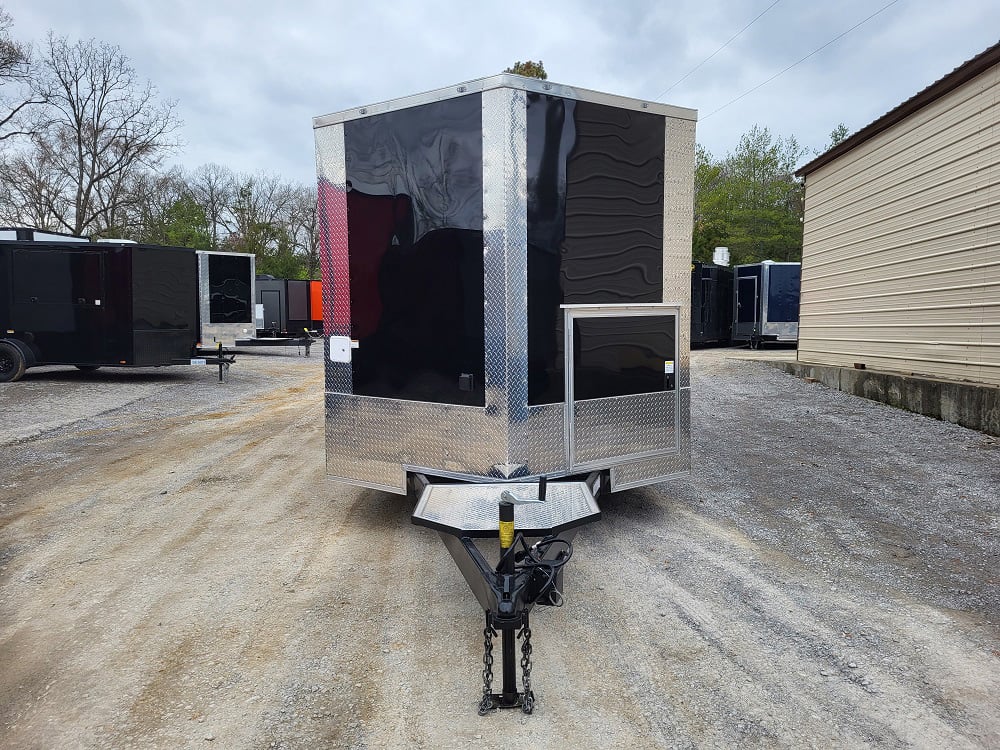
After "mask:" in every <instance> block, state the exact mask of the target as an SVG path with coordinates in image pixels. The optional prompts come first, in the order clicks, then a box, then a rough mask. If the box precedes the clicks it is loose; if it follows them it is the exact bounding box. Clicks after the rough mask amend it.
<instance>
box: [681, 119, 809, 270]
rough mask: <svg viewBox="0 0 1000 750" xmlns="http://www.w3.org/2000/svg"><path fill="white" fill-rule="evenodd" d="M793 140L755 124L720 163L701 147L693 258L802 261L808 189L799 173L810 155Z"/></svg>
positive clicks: (697, 161) (696, 183) (697, 174)
mask: <svg viewBox="0 0 1000 750" xmlns="http://www.w3.org/2000/svg"><path fill="white" fill-rule="evenodd" d="M805 152H806V150H805V149H804V148H802V147H801V146H800V145H799V143H798V141H796V140H795V138H794V137H793V136H789V137H787V138H782V137H780V136H779V137H776V136H774V135H772V134H771V132H770V131H769V130H768V129H767V128H761V127H759V126H757V125H755V126H753V127H752V128H751V129H750V130H749V131H748V132H746V133H744V134H743V136H742V137H741V138H740V142H739V144H738V145H737V147H736V149H735V150H734V151H733V152H731V153H729V154H727V155H726V157H725V158H724V159H722V160H721V161H718V162H717V161H715V160H714V159H712V157H711V155H710V154H709V153H708V152H707V151H705V150H704V149H699V152H698V156H697V158H696V165H695V225H694V242H693V247H692V251H693V255H694V257H695V259H696V260H705V259H707V258H708V257H710V256H711V249H712V248H713V247H715V246H717V245H725V246H726V247H728V248H729V251H730V255H731V257H732V262H733V263H753V262H756V261H760V260H768V259H769V260H778V261H794V260H799V259H800V258H801V257H802V209H803V204H802V200H803V187H802V182H801V180H799V179H797V178H796V177H795V175H794V172H795V165H796V163H797V162H798V160H799V159H800V158H801V157H802V156H803V155H804V154H805Z"/></svg>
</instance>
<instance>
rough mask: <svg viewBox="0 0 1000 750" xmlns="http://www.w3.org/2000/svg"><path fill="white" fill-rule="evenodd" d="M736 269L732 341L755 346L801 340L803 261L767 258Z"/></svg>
mask: <svg viewBox="0 0 1000 750" xmlns="http://www.w3.org/2000/svg"><path fill="white" fill-rule="evenodd" d="M733 271H734V273H735V278H734V280H733V341H741V342H747V343H749V344H750V347H751V348H752V349H756V348H757V347H758V346H760V344H761V343H762V342H765V341H781V342H794V341H798V339H799V287H800V285H801V282H802V264H801V263H776V262H774V261H773V260H765V261H761V262H760V263H746V264H744V265H739V266H736V267H735V268H734V269H733Z"/></svg>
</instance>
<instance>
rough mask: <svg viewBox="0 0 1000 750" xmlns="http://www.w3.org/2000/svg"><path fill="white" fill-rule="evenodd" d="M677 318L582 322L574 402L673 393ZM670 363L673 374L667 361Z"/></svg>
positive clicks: (576, 339) (576, 332) (577, 331)
mask: <svg viewBox="0 0 1000 750" xmlns="http://www.w3.org/2000/svg"><path fill="white" fill-rule="evenodd" d="M675 324H676V321H675V318H674V316H673V315H635V316H630V317H616V318H610V317H609V318H601V317H586V318H576V319H575V320H574V321H573V346H574V349H575V351H574V353H573V361H574V367H573V398H574V399H575V400H577V401H583V400H587V399H593V398H608V397H611V396H629V395H633V394H637V393H657V392H659V391H665V390H673V388H674V366H675V360H676V352H677V342H676V339H675V336H674V329H675ZM665 362H670V363H671V365H672V366H671V367H670V372H669V373H666V372H665V371H664V363H665Z"/></svg>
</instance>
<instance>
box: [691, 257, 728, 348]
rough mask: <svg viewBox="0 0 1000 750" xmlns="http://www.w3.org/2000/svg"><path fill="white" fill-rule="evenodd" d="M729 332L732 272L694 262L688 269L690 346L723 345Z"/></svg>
mask: <svg viewBox="0 0 1000 750" xmlns="http://www.w3.org/2000/svg"><path fill="white" fill-rule="evenodd" d="M732 332H733V270H732V269H731V268H727V267H726V266H717V265H714V264H712V263H702V262H700V261H696V262H695V263H693V264H692V266H691V343H692V344H726V343H729V340H730V338H731V337H732Z"/></svg>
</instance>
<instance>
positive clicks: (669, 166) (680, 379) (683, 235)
mask: <svg viewBox="0 0 1000 750" xmlns="http://www.w3.org/2000/svg"><path fill="white" fill-rule="evenodd" d="M664 131H665V142H664V151H663V301H664V302H665V303H667V304H671V305H677V306H678V307H679V308H680V310H681V315H680V321H679V329H680V331H679V332H680V335H679V337H678V342H677V349H678V360H679V361H678V369H677V387H678V388H687V387H689V386H690V385H691V234H692V230H693V226H694V221H693V220H694V148H695V123H694V122H693V121H691V120H681V119H678V118H674V117H668V118H667V122H666V128H664Z"/></svg>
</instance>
